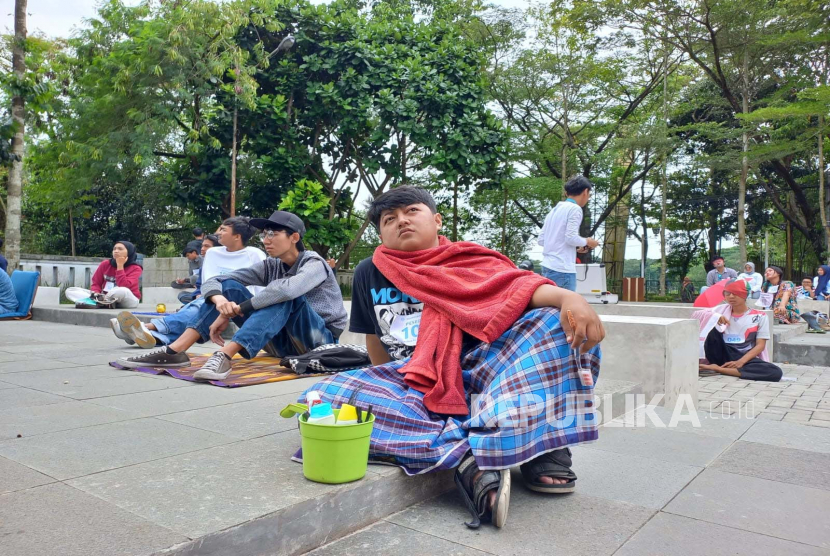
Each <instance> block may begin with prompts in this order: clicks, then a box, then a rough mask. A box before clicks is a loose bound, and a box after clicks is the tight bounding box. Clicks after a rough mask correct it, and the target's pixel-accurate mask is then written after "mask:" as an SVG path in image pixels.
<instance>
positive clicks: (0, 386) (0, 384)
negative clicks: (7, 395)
mask: <svg viewBox="0 0 830 556" xmlns="http://www.w3.org/2000/svg"><path fill="white" fill-rule="evenodd" d="M9 388H20V386H18V385H17V384H11V383H9V382H2V381H0V390H7V389H9Z"/></svg>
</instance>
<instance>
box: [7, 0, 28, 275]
mask: <svg viewBox="0 0 830 556" xmlns="http://www.w3.org/2000/svg"><path fill="white" fill-rule="evenodd" d="M26 4H27V0H15V3H14V44H13V45H12V69H13V71H14V77H15V79H17V80H18V81H19V82H21V83H22V82H23V80H24V79H25V73H26V59H25V52H26ZM12 121H13V122H14V124H15V130H14V137H13V138H12V167H11V171H10V172H9V179H8V190H7V192H8V195H7V197H6V258H7V259H8V261H9V267H8V272H9V274H11V273H12V272H13V271H14V269H16V268H17V266H18V265H19V264H20V217H21V210H20V200H21V197H22V196H23V151H24V147H23V146H24V140H25V130H26V128H25V125H26V101H25V99H24V98H23V96H22V95H15V96H13V97H12Z"/></svg>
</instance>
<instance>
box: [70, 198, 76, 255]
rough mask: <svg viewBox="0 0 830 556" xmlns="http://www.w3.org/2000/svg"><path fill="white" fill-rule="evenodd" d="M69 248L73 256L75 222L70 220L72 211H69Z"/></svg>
mask: <svg viewBox="0 0 830 556" xmlns="http://www.w3.org/2000/svg"><path fill="white" fill-rule="evenodd" d="M69 247H70V250H71V252H72V256H73V257H74V256H75V220H74V219H73V218H72V209H69Z"/></svg>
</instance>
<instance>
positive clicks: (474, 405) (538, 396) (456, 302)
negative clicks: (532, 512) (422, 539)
mask: <svg viewBox="0 0 830 556" xmlns="http://www.w3.org/2000/svg"><path fill="white" fill-rule="evenodd" d="M369 217H370V218H371V222H372V224H373V225H374V226H375V227H376V228H377V229H378V231H379V234H380V238H381V242H382V245H381V246H380V247H378V248H377V249H376V250H375V253H374V256H373V257H372V258H370V259H365V260H364V261H362V262H361V263H360V264H359V265H358V266H357V269H356V270H355V277H354V288H353V298H352V314H351V323H350V330H351V331H352V332H355V333H358V334H366V346H367V348H368V351H369V356H370V358H371V361H372V364H373V365H374V366H373V367H370V368H366V369H360V370H355V371H348V372H343V373H339V374H336V375H333V376H331V377H328V378H325V379H323V380H322V381H321V382H319V383H317V384H316V385H315V386H312V387H311V389H310V390H317V391H319V392H320V394H321V396H322V398H323V400H324V401H326V402H331V403H332V404H333V406H334V407H338V406H340V405H341V404H343V403H346V402H348V401H349V400H350V399H351V398H352V397H353V396H355V398H354V399H355V400H356V401H355V403H356V404H358V406H359V407H361V408H363V409H366V408H368V407H369V406H371V407H372V408H373V409H372V412H373V413H374V414H375V416H376V420H375V425H374V429H373V431H372V438H371V445H370V458H371V459H372V460H373V461H383V462H386V463H393V464H396V465H399V466H401V467H402V468H403V469H404V470H405V471H406V473H407V474H409V475H416V474H421V473H428V472H432V471H437V470H442V469H453V468H457V471H456V484H457V485H458V486H459V489H460V491H461V492H462V498H463V500H464V502H465V504H467V509H468V510H470V512H471V514H473V519H472V521H471V522H470V524H469V525H470V526H471V527H477V526H478V524H479V523H480V521H481V519H489V520H491V521H492V522H493V524H494V525H496V526H497V527H501V526H503V525H504V522H505V520H506V519H507V510H508V506H509V496H510V468H511V467H513V466H516V465H521V468H522V475H523V477H524V480H525V482H526V484H527V486H528V488H530V489H532V490H535V491H539V492H544V493H549V494H557V493H563V492H570V491H573V490H574V486H575V485H574V483H575V481H576V475H575V474H574V473H573V471H571V469H570V467H571V463H572V462H571V452H570V450H569V449H568V447H569V446H573V445H575V444H579V443H581V442H586V441H591V440H595V439H596V438H597V423H596V421H595V419H594V408H593V384H592V382H593V381H595V380H596V378H597V376H598V373H599V360H600V354H599V349H598V348H597V347H595V346H596V344H597V343H598V342H599V341H601V340H602V338H603V337H604V335H605V332H604V330H603V327H602V323H601V322H600V320H599V317H598V316H597V315H596V313H595V312H594V311H593V309H591V308H590V306H589V305H588V303H587V302H586V301H585V300H584V298H583V297H582V296H581V295H579V294H576V293H574V292H571V291H568V290H566V289H564V288H559V287H556V286H555V285H553V283H552V282H551V281H550V280H549V279H547V278H545V277H543V276H540V275H538V274H535V273H533V272H528V271H525V270H519V269H518V268H516V266H515V265H514V264H513V263H512V262H511V261H510V260H509V259H508V258H507V257H505V256H504V255H502V254H500V253H498V252H495V251H492V250H490V249H487V248H485V247H482V246H480V245H477V244H474V243H469V242H456V243H453V242H451V241H449V240H448V239H447V238H445V237H443V236H440V235H439V230H440V229H441V225H442V222H441V215H440V214H437V212H436V206H435V201H434V200H433V198H432V197H431V196H430V194H429V193H428V192H427V191H425V190H423V189H419V188H415V187H399V188H396V189H393V190H391V191H388V192H386V193H384V194H383V195H381V196H380V197H378V198H377V199H375V200H374V201H373V203H372V206H371V208H370V210H369ZM568 314H570V316H571V317H573V318H574V320H575V324H576V329H572V328H571V326H570V325H569V323H568V316H567V315H568ZM419 332H420V333H419ZM586 340H587V341H586ZM583 342H585V343H584V345H583ZM574 347H582V349H583V351H582V358H581V366H582V367H585V368H587V369H590V371H591V373H592V378H593V380H592V381H588V380H587V379H586V384H582V383H581V381H580V379H579V377H578V375H577V364H576V361H575V359H574V357H573V355H572V353H573V352H572V348H574Z"/></svg>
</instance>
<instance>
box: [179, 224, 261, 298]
mask: <svg viewBox="0 0 830 556" xmlns="http://www.w3.org/2000/svg"><path fill="white" fill-rule="evenodd" d="M211 247H219V238H218V237H217V236H215V235H214V234H206V235H205V239H203V240H202V248H201V249H200V250H199V255H200V257H201V259H202V262H201V264H200V266H199V271H198V272H197V273H196V283H195V284H193V285H194V286H195V287H196V289H195V290H193V291H187V292H182V293H180V294H179V295H178V298H179V301H181V302H182V303H185V304H187V303H190V302H191V301H194V300H196V299H198V298H199V297H201V296H202V265H204V264H205V254H207V251H208V249H210V248H211ZM262 255H263V257H265V253H263V254H262Z"/></svg>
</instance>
